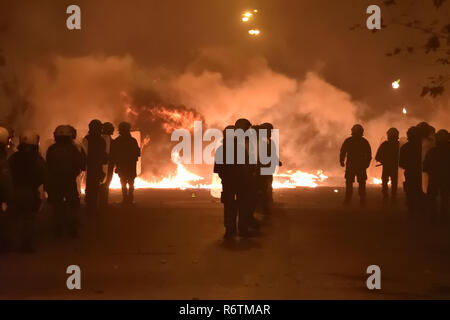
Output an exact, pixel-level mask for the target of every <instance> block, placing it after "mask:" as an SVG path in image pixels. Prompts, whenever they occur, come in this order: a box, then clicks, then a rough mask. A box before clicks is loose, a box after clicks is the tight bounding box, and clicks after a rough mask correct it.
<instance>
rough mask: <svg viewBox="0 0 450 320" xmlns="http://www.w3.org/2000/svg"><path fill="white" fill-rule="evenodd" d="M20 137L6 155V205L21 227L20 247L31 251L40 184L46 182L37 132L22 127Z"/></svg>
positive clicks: (33, 246) (22, 249) (39, 196)
mask: <svg viewBox="0 0 450 320" xmlns="http://www.w3.org/2000/svg"><path fill="white" fill-rule="evenodd" d="M19 141H20V143H19V146H18V151H17V152H15V153H14V154H13V155H12V156H11V157H10V158H9V159H8V163H9V167H10V170H11V178H12V187H13V190H12V197H11V200H10V203H9V205H8V207H9V208H10V209H11V212H12V213H13V214H14V218H15V219H17V221H18V222H19V226H20V229H21V230H20V251H22V252H25V253H33V252H34V250H35V243H34V222H35V216H36V213H37V212H38V210H39V207H40V204H41V199H42V194H40V191H39V188H40V187H41V186H43V185H44V183H45V179H46V168H45V161H44V159H43V158H42V157H41V156H40V154H39V136H38V135H37V134H35V133H33V132H31V131H25V132H24V133H22V134H21V135H20V138H19ZM42 193H43V192H42Z"/></svg>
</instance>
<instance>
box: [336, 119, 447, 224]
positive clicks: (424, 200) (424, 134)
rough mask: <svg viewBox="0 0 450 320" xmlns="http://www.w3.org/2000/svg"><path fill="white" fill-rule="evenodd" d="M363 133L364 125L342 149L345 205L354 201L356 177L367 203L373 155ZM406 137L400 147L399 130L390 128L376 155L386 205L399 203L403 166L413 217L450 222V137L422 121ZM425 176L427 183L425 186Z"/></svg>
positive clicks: (341, 160) (341, 161) (354, 129)
mask: <svg viewBox="0 0 450 320" xmlns="http://www.w3.org/2000/svg"><path fill="white" fill-rule="evenodd" d="M363 134H364V129H363V127H362V126H361V125H355V126H353V128H352V136H351V137H349V138H348V139H346V140H345V141H344V143H343V145H342V147H341V153H340V163H341V166H343V167H345V168H346V170H345V180H346V192H345V200H344V204H349V203H350V201H351V198H352V193H353V183H354V182H355V178H356V179H357V181H358V183H359V195H360V203H361V205H362V206H365V204H366V180H367V171H366V170H367V168H368V167H369V165H370V162H371V159H372V155H371V148H370V145H369V142H368V141H367V140H366V139H365V138H364V137H363ZM406 135H407V139H408V141H407V142H406V143H405V144H404V145H402V146H400V142H399V131H398V130H397V129H396V128H390V129H389V130H388V131H387V140H386V141H385V142H383V143H382V144H381V145H380V147H379V148H378V151H377V153H376V156H375V160H376V161H378V162H380V164H381V165H382V166H383V173H382V177H381V179H382V193H383V199H384V202H385V203H389V202H391V203H392V204H395V203H396V196H397V186H398V171H399V167H400V168H402V169H404V175H405V182H404V185H403V187H404V191H405V194H406V205H407V209H408V213H409V216H410V217H418V216H420V215H421V214H424V215H427V216H428V217H429V218H430V219H431V220H433V221H436V220H437V219H442V220H446V219H448V218H449V194H450V134H449V132H448V131H447V130H445V129H442V130H439V131H438V132H436V130H435V128H434V127H432V126H430V125H429V124H428V123H426V122H421V123H419V124H418V125H417V126H414V127H411V128H409V129H408V131H407V133H406ZM423 173H426V175H425V176H424V175H423ZM424 177H425V178H426V179H427V180H428V181H426V182H427V183H424V182H425V181H423V179H424ZM389 182H390V183H391V194H390V195H389ZM424 185H426V187H425V188H424V187H423V186H424Z"/></svg>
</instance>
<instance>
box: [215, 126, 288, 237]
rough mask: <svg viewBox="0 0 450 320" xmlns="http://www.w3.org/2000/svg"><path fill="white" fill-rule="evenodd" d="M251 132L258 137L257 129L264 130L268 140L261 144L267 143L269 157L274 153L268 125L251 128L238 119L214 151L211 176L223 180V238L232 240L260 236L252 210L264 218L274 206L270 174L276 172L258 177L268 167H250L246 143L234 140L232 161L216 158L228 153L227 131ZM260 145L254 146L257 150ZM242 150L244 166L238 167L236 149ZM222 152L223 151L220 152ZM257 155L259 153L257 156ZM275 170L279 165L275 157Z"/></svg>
mask: <svg viewBox="0 0 450 320" xmlns="http://www.w3.org/2000/svg"><path fill="white" fill-rule="evenodd" d="M229 129H232V130H239V129H240V130H242V131H243V132H244V133H245V132H247V130H250V129H253V130H255V131H254V132H255V133H258V131H259V129H263V130H266V132H267V136H266V139H265V141H264V143H267V153H268V155H269V157H270V156H271V155H274V154H275V152H276V146H275V145H274V141H272V137H271V132H272V130H273V129H274V127H273V125H272V124H270V123H264V124H261V125H252V124H251V123H250V121H249V120H247V119H239V120H237V121H236V123H235V124H234V125H230V126H227V127H226V128H225V130H224V132H223V136H224V139H223V142H222V145H221V146H220V147H219V148H218V149H217V151H216V161H215V164H214V172H215V173H217V174H218V175H219V177H220V179H221V180H222V195H221V202H222V203H223V206H224V226H225V236H224V237H225V238H226V239H232V238H234V237H235V236H237V235H239V236H241V237H251V236H255V235H258V234H259V230H260V223H259V221H258V220H257V219H256V218H255V215H254V214H255V210H256V209H257V208H258V207H259V208H260V211H261V212H262V213H263V214H265V215H267V214H270V212H271V210H272V205H273V196H272V194H273V190H272V182H273V174H274V173H275V168H274V170H272V171H271V172H270V174H261V168H262V167H266V168H267V169H268V168H270V164H262V163H261V162H260V161H259V159H257V161H256V162H255V163H253V164H252V163H251V161H250V160H249V159H250V154H249V153H250V150H249V149H250V148H251V147H250V146H249V144H250V143H249V141H248V140H245V141H241V143H242V145H241V146H239V141H238V140H237V139H236V138H235V137H232V139H234V141H233V144H232V146H233V147H232V148H233V149H232V151H231V154H232V155H233V161H223V160H224V159H221V161H218V158H217V155H221V156H222V157H224V155H226V154H227V150H228V151H229V149H230V145H231V143H230V141H228V139H227V137H226V131H227V130H229ZM259 146H260V145H259V144H257V146H256V147H259ZM240 147H241V150H244V153H245V160H246V161H245V163H242V164H239V163H238V161H237V156H238V149H239V148H240ZM220 149H222V150H220ZM256 154H258V152H256ZM276 162H277V166H278V165H281V162H279V160H278V155H277V156H276Z"/></svg>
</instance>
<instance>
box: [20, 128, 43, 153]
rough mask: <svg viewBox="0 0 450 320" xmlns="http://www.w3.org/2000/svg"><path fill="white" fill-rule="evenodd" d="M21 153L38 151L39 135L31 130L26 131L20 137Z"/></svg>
mask: <svg viewBox="0 0 450 320" xmlns="http://www.w3.org/2000/svg"><path fill="white" fill-rule="evenodd" d="M18 148H19V151H35V152H37V151H38V148H39V135H38V134H36V133H34V132H33V131H31V130H25V131H24V132H22V134H21V135H20V136H19V147H18Z"/></svg>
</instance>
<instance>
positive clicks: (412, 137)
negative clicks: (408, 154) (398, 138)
mask: <svg viewBox="0 0 450 320" xmlns="http://www.w3.org/2000/svg"><path fill="white" fill-rule="evenodd" d="M406 136H407V137H408V141H417V140H419V139H420V129H419V128H418V127H411V128H409V129H408V131H407V132H406Z"/></svg>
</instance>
